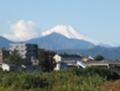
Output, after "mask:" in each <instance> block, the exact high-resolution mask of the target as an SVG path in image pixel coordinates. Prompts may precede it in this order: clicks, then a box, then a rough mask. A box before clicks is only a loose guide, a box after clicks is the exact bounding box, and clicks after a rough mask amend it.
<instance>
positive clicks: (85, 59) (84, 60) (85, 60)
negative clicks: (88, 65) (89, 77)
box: [82, 56, 94, 62]
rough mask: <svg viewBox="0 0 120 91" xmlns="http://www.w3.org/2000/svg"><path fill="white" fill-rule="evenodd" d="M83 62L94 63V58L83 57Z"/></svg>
mask: <svg viewBox="0 0 120 91" xmlns="http://www.w3.org/2000/svg"><path fill="white" fill-rule="evenodd" d="M82 61H83V62H90V61H94V58H93V57H92V56H87V57H83V58H82Z"/></svg>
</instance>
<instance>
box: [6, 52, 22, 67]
mask: <svg viewBox="0 0 120 91" xmlns="http://www.w3.org/2000/svg"><path fill="white" fill-rule="evenodd" d="M7 63H9V64H15V65H21V64H22V58H21V56H20V55H19V53H18V52H17V51H16V50H14V51H13V52H12V53H11V54H10V55H9V57H8V59H7Z"/></svg>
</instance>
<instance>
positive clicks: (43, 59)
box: [39, 49, 55, 71]
mask: <svg viewBox="0 0 120 91" xmlns="http://www.w3.org/2000/svg"><path fill="white" fill-rule="evenodd" d="M54 55H55V53H54V52H50V51H46V50H44V49H39V65H40V66H41V68H42V70H43V71H52V70H53V68H54V65H55V63H54V60H53V56H54Z"/></svg>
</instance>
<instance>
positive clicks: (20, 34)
mask: <svg viewBox="0 0 120 91" xmlns="http://www.w3.org/2000/svg"><path fill="white" fill-rule="evenodd" d="M36 30H37V29H36V25H35V23H34V22H33V21H25V20H19V21H17V22H16V23H15V24H13V25H12V26H11V27H10V32H9V33H7V34H5V35H4V37H6V38H8V39H10V40H13V41H25V40H29V39H31V38H34V37H38V36H39V33H38V32H37V31H36Z"/></svg>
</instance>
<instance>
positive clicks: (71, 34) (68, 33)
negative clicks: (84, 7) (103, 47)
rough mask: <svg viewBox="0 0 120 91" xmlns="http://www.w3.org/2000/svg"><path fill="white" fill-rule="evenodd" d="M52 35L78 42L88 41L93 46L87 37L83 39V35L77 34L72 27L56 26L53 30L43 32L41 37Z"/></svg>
mask: <svg viewBox="0 0 120 91" xmlns="http://www.w3.org/2000/svg"><path fill="white" fill-rule="evenodd" d="M52 33H58V34H61V35H63V36H65V37H67V38H69V39H78V40H85V41H89V42H92V43H93V44H95V43H94V42H93V41H92V40H90V39H88V38H87V37H85V36H84V35H82V34H80V33H79V32H77V31H76V30H75V29H74V28H73V27H72V26H70V25H68V26H65V25H57V26H55V27H54V28H51V29H50V30H47V31H45V32H43V33H42V34H41V35H42V36H47V35H50V34H52Z"/></svg>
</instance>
